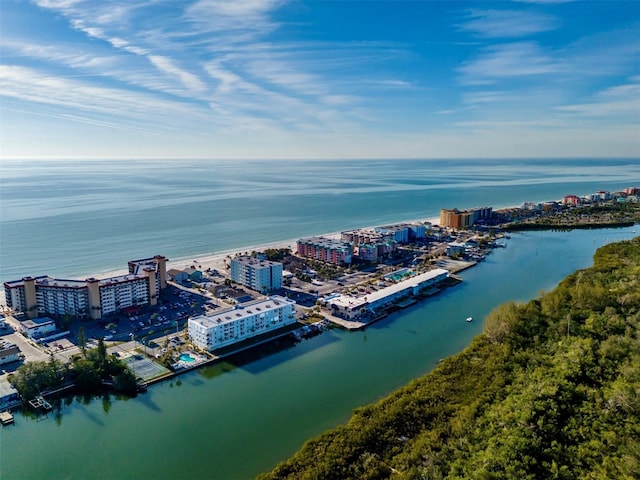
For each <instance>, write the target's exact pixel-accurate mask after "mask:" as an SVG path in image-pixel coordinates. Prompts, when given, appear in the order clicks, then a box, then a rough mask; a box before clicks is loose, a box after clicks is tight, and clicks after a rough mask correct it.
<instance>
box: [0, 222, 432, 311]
mask: <svg viewBox="0 0 640 480" xmlns="http://www.w3.org/2000/svg"><path fill="white" fill-rule="evenodd" d="M418 222H430V223H431V224H432V225H438V224H439V223H440V217H432V218H419V219H413V220H402V221H399V222H397V223H418ZM376 226H377V225H376ZM376 226H366V227H353V229H356V228H375V227H376ZM341 232H342V231H338V232H329V233H322V234H318V235H313V236H318V237H325V238H337V239H339V238H340V234H341ZM300 238H304V237H296V238H293V239H288V240H286V239H285V240H277V241H273V242H268V243H263V244H259V245H249V246H244V247H235V248H230V249H227V250H222V251H220V252H217V253H211V254H206V253H202V254H194V255H189V256H183V257H178V258H176V259H171V258H169V259H168V261H167V271H169V270H171V269H178V270H182V269H184V268H188V267H190V266H191V265H195V266H197V267H198V268H199V269H200V270H206V269H207V268H212V269H216V270H222V271H224V270H226V267H225V260H226V259H227V257H234V256H235V255H237V254H242V253H244V252H247V253H250V252H252V251H256V252H263V251H264V250H266V249H269V248H274V249H275V248H291V250H292V251H293V252H295V250H296V247H295V245H296V243H297V241H298V240H299V239H300ZM152 254H153V255H155V254H156V253H150V255H152ZM159 255H163V253H162V252H160V253H159ZM126 261H129V260H128V259H127V260H126ZM127 273H129V271H128V270H127V269H126V268H120V269H116V270H105V271H102V272H98V273H86V274H84V275H69V277H71V278H73V279H83V278H88V277H95V278H98V279H103V278H109V277H113V276H117V275H125V274H127ZM52 276H54V275H52ZM4 300H5V298H4V290H3V289H2V290H0V303H3V304H4V303H5V302H4Z"/></svg>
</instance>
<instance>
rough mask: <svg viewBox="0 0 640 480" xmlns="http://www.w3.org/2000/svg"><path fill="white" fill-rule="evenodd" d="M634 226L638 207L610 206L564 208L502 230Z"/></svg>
mask: <svg viewBox="0 0 640 480" xmlns="http://www.w3.org/2000/svg"><path fill="white" fill-rule="evenodd" d="M529 213H530V212H529ZM636 222H640V204H638V203H627V202H612V203H604V204H598V205H587V206H579V207H571V208H564V209H562V210H560V211H558V212H554V213H548V214H546V215H543V216H535V217H530V218H525V219H521V220H519V221H516V222H512V223H508V224H506V225H504V226H503V228H504V230H507V231H523V230H548V229H554V230H563V229H567V230H568V229H573V228H604V227H628V226H631V225H633V224H634V223H636Z"/></svg>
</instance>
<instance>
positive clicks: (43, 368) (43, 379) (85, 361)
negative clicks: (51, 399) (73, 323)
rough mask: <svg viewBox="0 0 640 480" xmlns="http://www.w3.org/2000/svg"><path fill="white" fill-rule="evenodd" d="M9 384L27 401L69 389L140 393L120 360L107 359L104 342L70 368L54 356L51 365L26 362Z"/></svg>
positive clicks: (90, 392)
mask: <svg viewBox="0 0 640 480" xmlns="http://www.w3.org/2000/svg"><path fill="white" fill-rule="evenodd" d="M9 382H11V384H12V385H13V386H14V387H15V388H16V389H17V390H18V392H19V393H20V395H21V396H22V398H23V399H25V400H31V399H32V398H34V397H35V396H36V395H40V394H41V393H46V392H51V391H54V390H56V389H59V388H62V387H66V386H70V385H73V386H74V387H75V388H76V390H77V391H78V392H79V393H87V394H95V393H99V392H100V391H101V390H103V389H104V388H105V385H106V386H109V387H113V388H114V389H115V390H117V391H119V392H122V393H125V394H129V395H135V393H136V389H137V385H136V379H135V377H134V376H133V373H131V370H129V368H128V367H127V365H126V364H125V363H124V362H122V361H121V360H120V359H118V358H116V357H115V356H113V355H107V349H106V347H105V345H104V342H103V341H102V340H100V341H99V342H98V347H97V348H94V349H92V350H87V351H84V353H83V355H82V356H77V357H76V358H74V359H73V361H72V362H71V363H68V364H65V363H62V362H60V361H59V360H56V359H54V358H53V355H52V356H51V359H50V360H49V361H48V362H27V363H25V364H24V365H22V366H21V367H20V368H18V370H17V371H16V372H15V373H14V374H11V375H9Z"/></svg>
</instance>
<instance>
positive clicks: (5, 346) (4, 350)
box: [0, 340, 21, 365]
mask: <svg viewBox="0 0 640 480" xmlns="http://www.w3.org/2000/svg"><path fill="white" fill-rule="evenodd" d="M20 357H21V355H20V348H19V347H18V346H17V345H16V344H15V343H11V342H7V341H5V340H0V365H4V364H5V363H11V362H15V361H17V360H20Z"/></svg>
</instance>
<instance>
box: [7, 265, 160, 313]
mask: <svg viewBox="0 0 640 480" xmlns="http://www.w3.org/2000/svg"><path fill="white" fill-rule="evenodd" d="M166 264H167V259H166V258H165V257H163V256H160V255H156V256H155V257H153V258H147V259H143V260H133V261H130V262H129V272H130V273H129V274H126V275H119V276H115V277H109V278H104V279H96V278H93V277H92V278H87V279H86V280H68V279H60V278H53V277H49V276H40V277H24V278H22V279H21V280H14V281H11V282H5V283H4V292H5V298H6V301H7V305H8V306H9V307H11V308H12V309H13V310H14V311H16V312H21V313H24V314H26V315H27V317H29V318H36V317H38V316H42V315H71V316H73V317H76V318H87V317H89V318H91V319H99V318H102V316H104V315H109V314H112V313H115V312H118V311H120V310H122V309H125V308H128V307H133V306H138V305H147V304H149V305H156V304H157V303H158V299H159V297H160V291H161V290H163V289H164V288H166V286H167V280H166V279H167V273H166Z"/></svg>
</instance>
